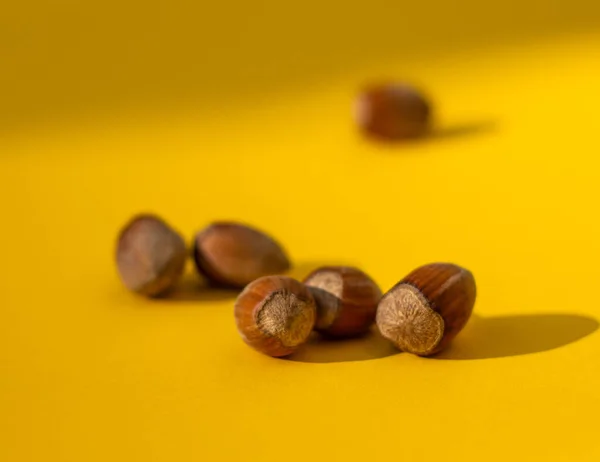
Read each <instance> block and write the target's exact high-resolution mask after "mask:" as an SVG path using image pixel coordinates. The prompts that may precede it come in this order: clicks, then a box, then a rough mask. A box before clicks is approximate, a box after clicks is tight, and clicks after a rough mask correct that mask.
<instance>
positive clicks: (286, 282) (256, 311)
mask: <svg viewBox="0 0 600 462" xmlns="http://www.w3.org/2000/svg"><path fill="white" fill-rule="evenodd" d="M269 303H271V304H272V305H271V306H270V307H268V306H267V304H269ZM234 316H235V322H236V325H237V328H238V331H239V333H240V335H241V336H242V339H243V340H244V341H245V342H246V343H247V344H248V345H250V346H251V347H253V348H255V349H256V350H258V351H260V352H261V353H264V354H267V355H269V356H276V357H278V356H287V355H289V354H291V353H293V352H294V351H296V349H297V348H298V347H300V346H301V345H302V344H303V343H304V342H306V340H307V339H308V336H309V335H310V333H311V331H312V329H313V327H314V324H315V319H316V316H317V309H316V305H315V301H314V299H313V297H312V295H311V294H310V292H309V290H308V289H307V288H306V286H304V285H303V284H302V283H300V282H298V281H296V280H295V279H292V278H289V277H285V276H266V277H262V278H260V279H257V280H256V281H254V282H252V283H250V284H249V285H248V286H247V287H246V288H245V289H244V290H243V291H242V293H241V294H240V295H239V297H238V299H237V300H236V302H235V308H234Z"/></svg>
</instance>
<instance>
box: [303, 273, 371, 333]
mask: <svg viewBox="0 0 600 462" xmlns="http://www.w3.org/2000/svg"><path fill="white" fill-rule="evenodd" d="M304 284H305V285H306V286H307V287H308V288H309V289H310V291H311V293H312V295H313V297H314V298H315V301H316V302H317V322H316V324H315V330H317V331H319V332H321V333H323V334H325V335H328V336H332V337H352V336H356V335H361V334H364V333H366V332H367V331H368V330H369V327H370V326H371V325H372V324H373V322H374V321H375V314H376V312H377V304H378V303H379V300H380V299H381V290H380V289H379V287H378V286H377V284H376V283H375V282H374V281H373V280H372V279H371V278H370V277H369V276H367V275H366V274H365V273H364V272H362V271H361V270H359V269H357V268H352V267H348V266H326V267H323V268H319V269H317V270H315V271H313V272H312V273H311V274H309V275H308V276H307V277H306V278H305V279H304Z"/></svg>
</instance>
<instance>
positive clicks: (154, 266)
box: [116, 215, 187, 296]
mask: <svg viewBox="0 0 600 462" xmlns="http://www.w3.org/2000/svg"><path fill="white" fill-rule="evenodd" d="M186 259H187V249H186V246H185V241H184V240H183V238H182V237H181V236H180V235H179V234H178V233H177V232H175V231H174V230H173V229H172V228H171V227H170V226H169V225H167V224H166V223H165V222H164V221H163V220H161V219H160V218H158V217H156V216H153V215H139V216H137V217H135V218H133V220H131V221H130V222H129V223H128V224H127V225H126V226H125V227H124V228H123V230H122V231H121V233H120V235H119V239H118V242H117V251H116V260H117V268H118V270H119V275H120V276H121V280H122V281H123V284H125V286H126V287H127V288H129V289H130V290H132V291H134V292H138V293H140V294H144V295H148V296H158V295H161V294H163V293H164V292H166V291H168V290H169V289H171V288H172V287H173V286H174V285H175V283H176V282H177V281H178V280H179V278H180V277H181V275H182V273H183V270H184V268H185V261H186Z"/></svg>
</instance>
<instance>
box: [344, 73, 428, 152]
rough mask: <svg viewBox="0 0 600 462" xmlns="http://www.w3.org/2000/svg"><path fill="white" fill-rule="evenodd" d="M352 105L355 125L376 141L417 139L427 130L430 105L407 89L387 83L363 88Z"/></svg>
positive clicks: (414, 92) (410, 89)
mask: <svg viewBox="0 0 600 462" xmlns="http://www.w3.org/2000/svg"><path fill="white" fill-rule="evenodd" d="M355 104H356V106H355V117H356V121H357V123H358V125H359V126H360V127H361V128H362V130H363V131H364V132H365V133H367V134H368V135H371V136H374V137H376V138H382V139H386V140H402V139H409V138H417V137H420V136H423V135H425V134H426V133H427V131H428V130H429V126H430V122H431V120H430V119H431V108H430V105H429V103H428V102H427V100H426V99H425V97H424V96H423V95H422V94H421V93H420V92H419V91H418V90H416V89H415V88H413V87H411V86H409V85H406V84H402V83H391V84H384V85H374V86H371V87H368V88H365V89H364V90H363V91H362V93H361V94H360V95H359V96H358V98H357V100H356V103H355Z"/></svg>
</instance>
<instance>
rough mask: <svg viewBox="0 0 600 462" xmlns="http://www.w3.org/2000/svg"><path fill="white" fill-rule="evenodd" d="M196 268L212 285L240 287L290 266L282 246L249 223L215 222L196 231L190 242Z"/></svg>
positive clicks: (283, 270) (284, 270)
mask: <svg viewBox="0 0 600 462" xmlns="http://www.w3.org/2000/svg"><path fill="white" fill-rule="evenodd" d="M193 255H194V262H195V263H196V268H197V269H198V271H199V272H200V273H201V274H202V275H203V276H204V277H205V278H206V279H207V280H208V281H209V282H210V283H212V284H214V285H220V286H228V287H237V288H243V287H244V286H246V285H247V284H249V283H250V282H252V281H254V280H255V279H258V278H260V277H263V276H268V275H274V274H281V273H284V272H286V271H288V270H289V269H290V266H291V265H290V260H289V259H288V256H287V254H286V253H285V251H284V250H283V248H282V247H281V246H280V245H279V244H278V243H277V242H276V241H275V240H274V239H273V238H271V237H270V236H268V235H267V234H265V233H263V232H262V231H259V230H257V229H255V228H252V227H250V226H246V225H242V224H239V223H233V222H216V223H213V224H211V225H209V226H207V227H206V228H204V229H203V230H202V231H201V232H199V233H198V234H197V235H196V237H195V239H194V244H193Z"/></svg>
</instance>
